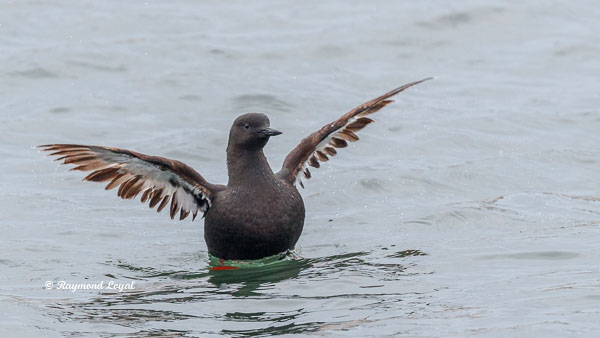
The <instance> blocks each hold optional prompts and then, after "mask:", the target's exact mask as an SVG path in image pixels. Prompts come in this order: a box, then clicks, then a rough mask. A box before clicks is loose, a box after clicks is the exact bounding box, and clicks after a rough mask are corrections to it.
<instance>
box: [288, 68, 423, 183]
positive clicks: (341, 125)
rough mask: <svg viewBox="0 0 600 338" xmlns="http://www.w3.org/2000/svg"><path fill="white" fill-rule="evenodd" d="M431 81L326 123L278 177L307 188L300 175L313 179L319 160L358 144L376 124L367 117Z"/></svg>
mask: <svg viewBox="0 0 600 338" xmlns="http://www.w3.org/2000/svg"><path fill="white" fill-rule="evenodd" d="M431 79H432V78H431V77H429V78H426V79H423V80H420V81H415V82H411V83H408V84H405V85H404V86H401V87H398V88H396V89H394V90H392V91H390V92H387V93H385V94H383V95H381V96H379V97H377V98H374V99H372V100H371V101H368V102H365V103H363V104H361V105H360V106H358V107H356V108H354V109H352V110H351V111H349V112H347V113H346V114H344V115H343V116H342V117H340V118H339V119H337V120H335V121H333V122H331V123H329V124H326V125H325V126H323V128H321V129H319V130H318V131H316V132H314V133H312V134H310V135H309V136H308V137H307V138H305V139H303V140H302V141H301V142H300V144H299V145H298V146H296V148H294V150H292V151H291V152H290V153H289V155H288V156H287V157H286V158H285V160H284V161H283V167H282V168H281V171H279V172H278V173H277V175H278V176H279V177H280V178H281V179H283V180H285V181H287V182H290V183H292V184H294V183H295V182H296V181H297V182H298V183H299V184H300V185H301V186H302V187H303V188H304V185H303V184H302V181H301V180H300V177H299V176H300V173H301V172H302V173H303V174H304V177H305V178H307V179H308V178H310V177H311V174H310V171H309V170H308V166H311V167H314V168H318V167H319V166H320V164H319V161H321V162H325V161H328V160H329V157H332V156H335V154H337V150H335V149H336V148H345V147H347V146H348V143H347V141H350V142H354V141H358V136H356V134H355V133H356V132H357V131H359V130H361V129H363V128H364V127H365V126H366V125H368V124H369V123H371V122H374V121H373V120H371V119H370V118H368V117H366V116H367V115H370V114H373V113H375V112H376V111H378V110H379V109H381V108H383V107H385V106H387V105H388V104H389V103H391V102H393V101H392V100H389V98H390V97H392V96H394V95H396V94H398V93H400V92H402V91H403V90H405V89H407V88H409V87H412V86H414V85H416V84H419V83H421V82H424V81H427V80H431Z"/></svg>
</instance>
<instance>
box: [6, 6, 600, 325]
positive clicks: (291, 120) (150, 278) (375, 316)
mask: <svg viewBox="0 0 600 338" xmlns="http://www.w3.org/2000/svg"><path fill="white" fill-rule="evenodd" d="M599 17H600V7H599V6H598V4H597V2H595V1H580V2H572V3H570V2H566V1H565V2H560V1H542V0H540V1H535V0H532V1H525V2H521V3H517V2H513V1H499V2H496V3H495V4H493V5H492V4H491V2H487V1H461V2H459V3H450V2H447V1H418V2H406V1H403V2H400V1H368V2H361V1H338V2H321V1H303V2H287V3H285V2H280V1H253V2H246V1H227V2H223V1H205V2H198V1H164V2H158V1H147V2H144V1H128V2H123V1H96V2H93V1H62V2H57V3H55V2H46V1H6V0H4V1H1V2H0V144H1V145H2V146H1V147H0V155H1V157H2V160H1V161H0V171H1V172H2V176H1V182H0V184H1V187H2V189H1V192H0V232H1V236H0V313H2V316H1V317H0V336H3V337H9V336H19V337H27V336H31V337H35V336H44V337H59V336H70V335H72V336H120V335H124V336H137V335H149V334H172V335H175V336H177V335H181V336H186V335H189V336H211V335H219V334H228V335H233V336H245V335H259V336H268V335H273V334H284V333H286V334H311V335H320V336H353V337H363V336H385V335H388V336H389V335H407V336H417V337H433V336H446V337H464V336H486V337H487V336H521V337H532V336H544V337H559V336H563V337H564V336H572V337H573V336H582V337H583V336H588V337H592V336H595V335H597V333H598V331H599V330H600V191H599V190H600V108H599V107H600V90H599V89H600V76H599V75H600V47H599V46H600V34H598V32H600V20H598V18H599ZM432 75H433V76H437V79H436V80H435V81H429V82H426V83H423V84H421V85H419V86H417V87H413V88H411V89H409V90H407V91H406V92H404V93H402V94H400V95H399V96H397V97H396V102H395V103H394V104H392V105H390V106H388V107H387V108H385V109H384V110H381V111H380V112H378V113H377V114H376V115H375V116H374V118H375V119H376V123H374V124H372V125H370V126H369V127H367V128H365V129H364V130H363V131H361V132H360V134H359V136H360V137H361V141H359V142H357V143H355V144H352V145H351V146H350V147H348V149H344V150H342V151H340V152H339V155H338V156H336V157H335V158H334V159H333V160H331V161H329V162H327V163H326V164H325V165H323V166H322V168H321V169H318V170H313V171H312V173H313V178H312V179H311V180H310V181H308V182H305V185H306V189H304V190H303V191H302V195H303V197H304V200H305V204H306V209H307V216H306V222H305V230H304V233H303V235H302V237H301V239H300V241H299V243H298V247H297V251H298V253H299V254H300V255H301V256H302V257H303V259H301V260H299V261H295V262H289V263H285V264H282V265H277V266H275V267H272V268H265V269H258V270H256V271H254V270H252V271H250V272H238V273H236V272H230V271H224V272H218V271H217V272H210V271H209V270H208V268H209V265H208V263H209V261H208V255H207V250H206V245H205V243H204V239H203V222H202V220H196V221H195V222H193V223H192V222H190V220H189V219H186V221H184V222H176V221H171V220H170V219H169V218H168V217H167V216H166V215H165V213H164V212H163V214H161V215H157V214H156V212H155V211H149V210H147V209H148V208H147V206H145V205H142V204H141V203H140V202H139V198H138V199H136V201H122V200H120V199H119V198H118V197H117V196H116V193H115V192H114V191H110V192H106V191H104V190H103V186H102V185H99V184H96V183H82V182H81V179H82V178H83V177H84V174H82V173H80V172H69V171H68V170H67V167H64V166H62V167H60V166H58V165H57V164H56V163H55V162H52V161H51V160H50V159H49V158H45V157H44V156H43V154H41V153H39V152H38V151H37V150H34V149H32V146H33V145H37V144H46V143H83V144H100V145H111V146H116V147H123V148H128V149H133V150H136V151H139V152H142V153H147V154H155V155H162V156H166V157H170V158H174V159H179V160H182V161H184V162H186V163H188V164H189V165H191V166H192V167H194V168H195V169H196V170H198V171H199V172H200V173H201V174H202V175H204V177H206V178H207V179H208V180H210V181H212V182H221V183H224V182H226V178H227V174H226V167H225V147H226V142H227V137H228V131H229V127H230V125H231V122H232V121H233V120H234V119H235V118H236V117H237V116H238V115H240V114H241V113H244V112H249V111H251V112H263V113H266V114H268V115H269V117H270V119H271V126H272V127H274V128H276V129H279V130H281V131H283V135H281V136H278V137H276V138H273V139H272V140H271V142H270V143H269V144H268V146H267V147H266V149H265V152H266V154H267V156H268V158H269V161H270V163H271V164H272V166H273V167H274V168H275V169H276V170H278V169H279V167H280V166H281V163H282V161H283V158H284V157H285V155H286V154H287V153H288V152H289V151H290V150H291V149H292V148H293V147H294V146H295V145H296V144H297V142H298V141H299V140H300V139H301V138H303V137H305V136H306V135H308V134H309V133H310V132H313V131H315V130H316V129H318V128H320V127H321V126H322V125H323V124H325V123H327V122H330V121H332V120H334V119H336V118H337V117H339V116H340V115H341V114H343V113H344V112H346V111H348V110H349V109H351V108H353V107H354V106H356V105H358V104H360V103H362V102H364V101H366V100H368V99H371V98H372V97H375V96H377V95H379V94H381V93H384V92H386V91H388V90H390V89H392V88H394V87H396V86H399V85H401V84H404V83H406V82H410V81H414V80H418V79H421V78H424V77H427V76H432ZM46 281H51V282H53V283H55V284H56V283H57V282H59V281H66V282H68V283H99V282H102V281H103V283H104V284H105V285H106V284H107V283H109V282H110V281H113V282H117V283H131V282H132V281H133V282H134V283H135V284H134V285H135V289H134V290H127V291H124V292H120V293H119V292H114V291H111V290H79V291H77V292H71V291H69V290H56V289H55V288H53V289H50V290H47V289H45V287H44V284H45V282H46Z"/></svg>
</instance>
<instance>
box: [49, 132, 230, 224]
mask: <svg viewBox="0 0 600 338" xmlns="http://www.w3.org/2000/svg"><path fill="white" fill-rule="evenodd" d="M38 148H39V149H41V150H43V151H51V152H52V153H51V154H50V155H51V156H60V157H59V158H57V159H56V161H61V160H62V161H63V162H62V164H74V165H76V167H74V168H72V169H71V170H80V171H92V172H91V173H90V174H89V175H88V176H86V177H85V178H84V180H85V181H94V182H106V181H109V183H108V185H107V186H106V190H110V189H113V188H116V187H119V190H118V195H119V196H120V197H121V198H123V199H133V198H135V197H136V196H137V195H138V194H140V193H141V194H142V197H141V201H142V203H145V202H148V203H149V205H150V208H154V207H155V206H157V205H158V208H157V211H158V212H160V211H161V210H162V209H164V208H165V207H166V206H167V204H168V203H169V201H170V202H171V206H170V216H171V219H173V218H174V217H175V215H176V214H177V213H179V219H180V220H182V219H184V218H186V217H187V216H188V215H189V214H190V213H191V214H192V215H193V218H192V220H193V219H195V218H196V215H197V214H198V211H202V212H203V213H206V211H207V210H208V209H209V208H210V205H211V198H212V197H213V194H214V193H215V192H216V191H218V190H221V189H222V188H223V187H222V186H219V185H213V184H210V183H208V182H206V180H205V179H204V178H203V177H202V176H201V175H200V174H198V173H197V172H196V171H195V170H194V169H192V168H191V167H189V166H188V165H186V164H184V163H182V162H179V161H175V160H170V159H167V158H164V157H158V156H148V155H144V154H140V153H136V152H134V151H130V150H126V149H119V148H111V147H102V146H87V145H78V144H47V145H42V146H38Z"/></svg>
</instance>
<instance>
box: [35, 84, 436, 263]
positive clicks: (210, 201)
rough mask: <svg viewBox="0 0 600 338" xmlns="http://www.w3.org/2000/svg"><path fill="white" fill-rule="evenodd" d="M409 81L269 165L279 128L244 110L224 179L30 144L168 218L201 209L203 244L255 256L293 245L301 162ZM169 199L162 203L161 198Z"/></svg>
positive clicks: (155, 162)
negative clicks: (270, 144) (217, 180)
mask: <svg viewBox="0 0 600 338" xmlns="http://www.w3.org/2000/svg"><path fill="white" fill-rule="evenodd" d="M429 79H431V78H426V79H423V80H420V81H416V82H411V83H408V84H405V85H403V86H401V87H398V88H396V89H394V90H392V91H389V92H387V93H385V94H383V95H381V96H379V97H377V98H374V99H372V100H370V101H367V102H365V103H364V104H361V105H360V106H358V107H356V108H354V109H352V110H350V111H349V112H347V113H346V114H344V115H343V116H342V117H340V118H338V119H337V120H335V121H333V122H331V123H328V124H326V125H325V126H323V127H322V128H321V129H319V130H317V131H316V132H314V133H312V134H310V135H309V136H308V137H306V138H305V139H303V140H302V141H301V142H300V144H298V146H296V147H295V148H294V149H293V150H292V151H291V152H290V153H289V155H287V157H286V158H285V160H284V162H283V165H282V167H281V170H280V171H279V172H277V173H274V172H273V170H272V169H271V167H270V166H269V164H268V162H267V159H266V157H265V154H264V153H263V148H264V146H265V145H266V144H267V142H268V141H269V139H270V138H271V137H273V136H276V135H279V134H281V132H280V131H277V130H275V129H272V128H271V127H270V122H269V118H268V117H267V116H266V115H264V114H256V113H250V114H244V115H241V116H240V117H238V118H237V119H236V120H235V121H234V122H233V125H232V126H231V129H230V131H229V141H228V144H227V171H228V182H227V184H226V185H221V184H213V183H210V182H208V181H207V180H206V179H205V178H204V177H202V176H201V175H200V174H199V173H198V172H196V171H195V170H194V169H192V168H191V167H190V166H188V165H186V164H184V163H182V162H179V161H176V160H171V159H167V158H164V157H159V156H150V155H144V154H141V153H138V152H135V151H131V150H126V149H120V148H113V147H105V146H91V145H79V144H47V145H41V146H38V148H39V149H41V150H43V151H50V152H51V153H50V155H54V156H59V157H58V158H57V159H56V161H62V164H73V165H75V167H74V168H72V169H71V170H80V171H91V173H90V174H89V175H87V176H86V177H85V178H84V180H85V181H93V182H108V184H107V185H106V188H105V189H106V190H110V189H113V188H117V187H118V191H117V194H118V195H119V196H120V197H121V198H123V199H133V198H135V197H136V196H137V195H139V194H141V201H142V203H146V202H147V203H148V205H149V206H150V208H154V207H157V211H158V212H160V211H162V210H163V209H164V208H167V206H168V210H169V215H170V217H171V219H173V218H175V217H176V215H178V216H179V219H180V220H183V219H185V218H186V217H188V216H189V215H190V214H191V215H192V221H193V220H194V219H195V218H196V216H197V215H198V213H199V212H201V213H202V214H203V217H204V218H205V220H204V238H205V240H206V244H207V247H208V251H209V253H210V254H212V255H213V256H215V257H218V258H221V259H235V260H247V259H259V258H263V257H267V256H272V255H275V254H279V253H282V252H286V251H287V250H290V249H293V248H294V246H295V245H296V242H297V241H298V238H299V237H300V234H301V233H302V229H303V227H304V213H305V210H304V203H303V201H302V196H301V195H300V193H299V192H298V190H297V188H296V185H300V186H302V187H304V185H303V183H302V181H301V176H302V177H304V178H305V179H309V178H310V177H311V175H312V174H311V172H310V170H309V167H313V168H319V166H320V164H319V163H320V162H326V161H328V160H329V158H330V157H333V156H335V155H336V154H337V150H336V149H341V148H345V147H346V146H347V145H348V142H354V141H358V136H357V135H356V132H358V131H359V130H361V129H363V128H364V127H365V126H367V125H368V124H370V123H372V122H373V120H372V119H371V118H369V117H367V116H369V115H371V114H373V113H375V112H377V111H378V110H380V109H381V108H383V107H385V106H387V105H388V104H389V103H391V102H392V100H390V97H392V96H394V95H396V94H398V93H400V92H402V91H404V90H405V89H407V88H409V87H412V86H414V85H416V84H419V83H421V82H424V81H427V80H429ZM169 203H170V205H169Z"/></svg>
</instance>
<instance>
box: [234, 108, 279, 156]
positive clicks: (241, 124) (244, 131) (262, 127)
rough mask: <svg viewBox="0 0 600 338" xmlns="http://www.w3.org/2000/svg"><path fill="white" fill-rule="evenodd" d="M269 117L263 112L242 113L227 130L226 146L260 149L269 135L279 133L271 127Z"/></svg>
mask: <svg viewBox="0 0 600 338" xmlns="http://www.w3.org/2000/svg"><path fill="white" fill-rule="evenodd" d="M269 126H270V123H269V118H268V117H267V115H265V114H256V113H249V114H244V115H242V116H240V117H238V118H237V119H235V121H234V122H233V125H232V126H231V130H230V131H229V144H228V146H227V147H228V148H230V147H234V148H238V149H245V150H260V149H262V148H263V147H264V146H265V145H266V144H267V141H269V138H270V137H271V136H276V135H279V134H281V132H280V131H277V130H275V129H271V128H270V127H269Z"/></svg>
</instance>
